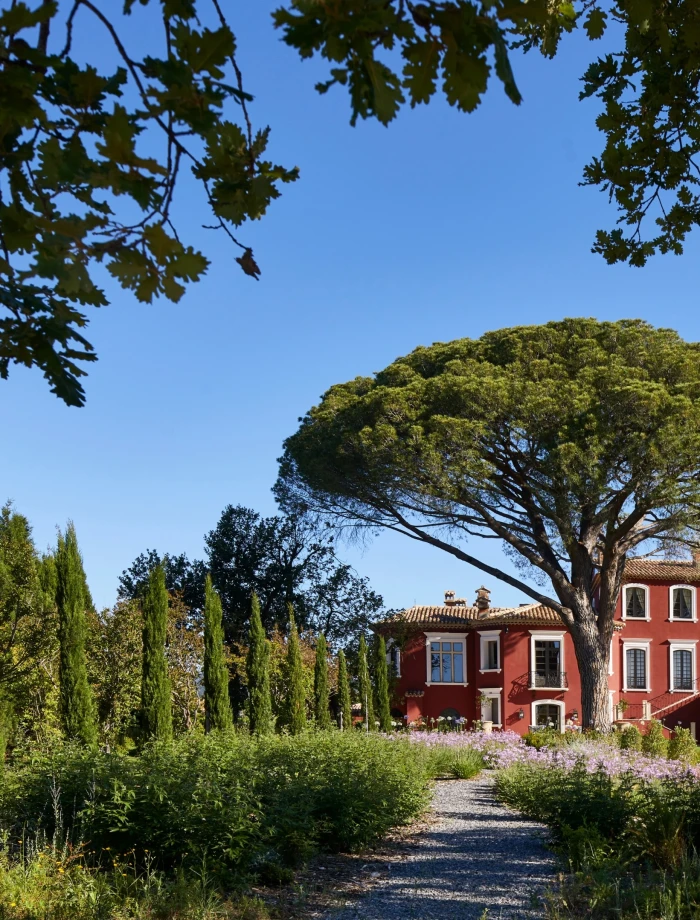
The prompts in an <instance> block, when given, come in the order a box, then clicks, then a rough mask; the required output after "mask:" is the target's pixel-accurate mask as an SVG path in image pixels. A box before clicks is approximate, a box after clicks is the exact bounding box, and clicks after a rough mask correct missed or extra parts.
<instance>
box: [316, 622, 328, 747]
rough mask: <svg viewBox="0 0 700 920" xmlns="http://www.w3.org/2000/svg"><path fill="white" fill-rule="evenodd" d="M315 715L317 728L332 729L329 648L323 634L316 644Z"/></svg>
mask: <svg viewBox="0 0 700 920" xmlns="http://www.w3.org/2000/svg"><path fill="white" fill-rule="evenodd" d="M314 715H315V716H316V726H317V728H321V729H324V730H325V729H329V728H330V727H331V713H330V709H329V708H328V646H327V645H326V637H325V636H324V635H323V633H320V635H319V637H318V640H317V642H316V666H315V667H314Z"/></svg>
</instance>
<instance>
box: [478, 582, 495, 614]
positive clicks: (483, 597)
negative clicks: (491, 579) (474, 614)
mask: <svg viewBox="0 0 700 920" xmlns="http://www.w3.org/2000/svg"><path fill="white" fill-rule="evenodd" d="M490 597H491V592H490V591H489V589H488V588H485V587H484V586H483V585H482V586H481V587H480V588H479V590H478V591H477V592H476V602H475V606H476V608H477V609H478V611H479V616H480V617H484V616H486V611H487V610H488V609H489V607H490V606H491V601H490Z"/></svg>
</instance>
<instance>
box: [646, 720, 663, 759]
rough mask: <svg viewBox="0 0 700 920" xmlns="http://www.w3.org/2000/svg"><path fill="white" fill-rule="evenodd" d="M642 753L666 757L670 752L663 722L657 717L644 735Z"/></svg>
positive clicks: (650, 723)
mask: <svg viewBox="0 0 700 920" xmlns="http://www.w3.org/2000/svg"><path fill="white" fill-rule="evenodd" d="M642 753H644V754H648V755H649V756H650V757H666V756H667V754H668V740H667V739H666V736H665V735H664V730H663V726H662V725H661V722H659V721H658V720H657V719H652V720H651V721H650V722H649V727H648V728H647V730H646V733H645V734H644V735H642Z"/></svg>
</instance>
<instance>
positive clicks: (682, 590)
mask: <svg viewBox="0 0 700 920" xmlns="http://www.w3.org/2000/svg"><path fill="white" fill-rule="evenodd" d="M669 600H670V603H669V607H670V613H671V619H672V620H694V619H695V588H693V587H691V586H690V585H673V587H672V588H671V597H670V599H669Z"/></svg>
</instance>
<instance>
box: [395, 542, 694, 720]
mask: <svg viewBox="0 0 700 920" xmlns="http://www.w3.org/2000/svg"><path fill="white" fill-rule="evenodd" d="M699 591H700V556H696V557H695V558H694V559H693V560H692V561H685V560H678V561H670V562H668V561H656V560H653V561H652V560H643V559H632V560H629V561H628V563H627V566H626V571H625V579H624V585H623V588H622V590H621V592H620V599H619V601H618V606H617V610H616V613H615V624H614V634H613V639H612V644H611V654H610V667H609V673H608V692H609V700H610V713H611V718H612V719H613V721H617V722H634V723H644V722H647V721H648V720H649V719H650V718H656V719H660V720H661V721H663V722H664V724H665V725H666V726H667V727H668V728H676V727H677V726H679V725H680V726H683V727H685V728H689V729H690V730H691V732H692V734H693V736H695V734H696V728H697V729H699V730H700V692H699V691H698V673H697V666H698V665H697V645H698V641H699V640H700V625H699V624H698V603H699V599H698V592H699ZM378 629H380V630H381V631H382V632H383V633H384V634H385V635H386V636H387V639H388V647H389V653H388V654H389V658H390V661H391V663H392V665H393V668H394V671H395V674H396V678H397V679H396V690H395V697H394V713H395V715H396V716H397V717H399V716H401V717H402V718H404V719H405V720H407V721H408V722H409V723H417V722H419V721H420V720H430V719H438V718H440V717H442V718H451V719H453V720H455V719H466V720H467V721H468V722H469V723H472V722H473V721H475V720H481V721H489V722H491V723H492V724H493V726H494V728H496V729H499V728H503V729H511V730H514V731H517V732H519V733H521V734H524V733H525V732H527V731H528V730H529V729H530V727H531V726H543V725H551V726H553V727H555V728H557V729H559V730H561V731H564V730H565V728H566V726H567V725H570V726H576V725H579V724H580V714H581V681H580V676H579V669H578V665H577V662H576V655H575V652H574V646H573V642H572V639H571V635H570V634H569V631H568V629H567V627H566V626H565V624H564V623H563V622H562V621H561V619H560V618H559V616H558V614H557V613H556V611H554V610H551V609H550V608H548V607H544V606H542V605H539V604H522V605H520V606H518V607H492V606H491V601H490V592H489V591H488V590H487V589H486V588H483V587H482V588H480V589H479V590H478V591H477V596H476V600H475V602H474V604H472V605H468V604H467V602H466V600H464V599H461V598H457V597H455V595H454V592H451V591H448V592H446V594H445V600H444V603H443V604H441V605H439V606H416V607H411V608H409V609H407V610H404V611H403V612H402V613H401V614H399V615H397V616H396V617H393V618H392V619H390V620H388V621H386V622H385V623H383V624H381V625H380V626H378ZM699 737H700V736H699Z"/></svg>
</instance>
